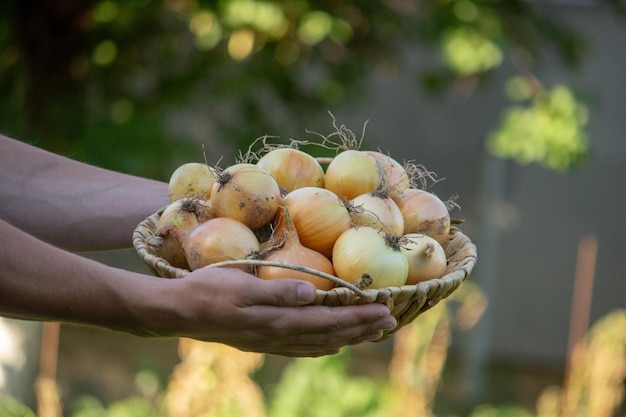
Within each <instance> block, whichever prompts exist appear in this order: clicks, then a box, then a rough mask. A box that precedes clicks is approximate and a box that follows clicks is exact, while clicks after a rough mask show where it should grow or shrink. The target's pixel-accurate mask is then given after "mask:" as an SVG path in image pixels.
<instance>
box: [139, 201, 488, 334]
mask: <svg viewBox="0 0 626 417" xmlns="http://www.w3.org/2000/svg"><path fill="white" fill-rule="evenodd" d="M159 217H160V212H157V213H155V214H153V215H152V216H150V217H148V218H146V219H145V220H144V221H142V222H141V223H139V225H137V228H136V229H135V231H134V233H133V245H134V247H135V249H136V250H137V253H138V254H139V256H140V257H141V258H142V259H143V260H144V262H145V263H146V264H147V265H148V266H149V267H150V269H151V270H152V271H153V273H154V274H155V275H156V276H158V277H162V278H184V277H185V276H186V275H187V274H189V272H190V271H188V270H186V269H181V268H176V267H173V266H172V265H170V264H169V263H168V262H167V261H166V260H165V259H163V258H162V257H161V256H160V254H159V250H158V247H156V246H154V245H152V244H150V242H149V240H150V237H151V236H153V235H154V232H155V230H156V224H157V222H158V220H159ZM443 247H444V249H445V252H446V256H447V258H448V265H447V267H446V272H445V275H444V276H443V277H441V278H438V279H432V280H428V281H424V282H420V283H418V284H417V285H404V286H401V287H391V288H383V289H364V290H359V289H358V288H355V287H354V286H352V285H350V284H348V283H345V285H343V286H338V287H336V288H333V289H332V290H329V291H322V290H318V291H317V298H316V299H315V301H314V302H313V304H315V305H326V306H338V305H351V304H366V303H384V304H387V305H388V306H389V307H390V308H391V311H392V314H393V315H394V317H396V319H397V321H398V326H397V327H396V328H395V329H393V330H390V331H388V332H387V333H385V334H384V336H383V338H382V339H380V340H384V339H386V338H388V337H389V336H391V334H392V333H394V332H396V331H397V330H399V329H400V328H401V327H402V326H404V325H406V324H408V323H410V322H411V321H413V320H414V319H415V318H416V317H417V316H418V315H420V314H421V313H423V312H424V311H426V310H428V309H429V308H431V307H433V306H435V305H436V304H437V303H438V302H439V301H440V300H442V299H444V298H446V297H448V296H449V295H450V294H451V293H452V292H453V291H454V290H456V289H457V288H458V287H459V285H461V283H462V282H463V281H464V280H465V279H466V278H467V277H468V276H469V274H470V273H471V272H472V269H473V268H474V265H475V264H476V246H475V245H474V244H473V243H472V241H471V240H470V239H469V238H468V237H467V236H466V235H464V234H463V233H462V232H461V230H460V228H459V227H458V226H457V225H453V226H451V228H450V234H449V236H448V240H447V242H446V243H445V244H444V245H443ZM338 281H339V282H341V280H338Z"/></svg>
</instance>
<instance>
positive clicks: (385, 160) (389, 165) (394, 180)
mask: <svg viewBox="0 0 626 417" xmlns="http://www.w3.org/2000/svg"><path fill="white" fill-rule="evenodd" d="M363 152H365V153H366V154H368V155H369V156H371V157H373V158H374V159H376V160H377V161H378V163H379V164H380V165H381V166H382V167H383V169H384V170H385V172H386V173H387V177H388V178H389V189H388V190H387V191H388V192H389V193H399V192H401V191H404V190H406V189H407V188H409V187H410V186H411V180H410V179H409V174H408V173H407V172H406V170H405V169H404V167H403V166H402V165H401V164H400V163H399V162H398V161H396V160H395V159H393V158H392V157H391V156H389V155H385V154H384V153H382V152H378V151H363Z"/></svg>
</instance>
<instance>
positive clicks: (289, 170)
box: [257, 148, 324, 192]
mask: <svg viewBox="0 0 626 417" xmlns="http://www.w3.org/2000/svg"><path fill="white" fill-rule="evenodd" d="M257 166H259V167H261V168H263V169H264V170H266V171H267V172H269V173H270V174H271V175H272V176H273V177H274V179H275V180H276V182H277V183H278V185H280V186H281V187H283V188H284V189H285V190H286V191H287V192H290V191H293V190H295V189H296V188H302V187H324V170H323V169H322V166H321V165H320V164H319V162H317V160H316V159H315V158H313V157H312V156H311V155H309V154H308V153H305V152H303V151H301V150H299V149H294V148H278V149H273V150H271V151H269V152H268V153H266V154H265V155H263V157H261V159H259V161H258V162H257Z"/></svg>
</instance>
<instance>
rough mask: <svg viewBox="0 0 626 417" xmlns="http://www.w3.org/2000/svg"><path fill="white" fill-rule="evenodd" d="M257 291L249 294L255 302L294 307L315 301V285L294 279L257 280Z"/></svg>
mask: <svg viewBox="0 0 626 417" xmlns="http://www.w3.org/2000/svg"><path fill="white" fill-rule="evenodd" d="M259 284H262V285H259V286H258V291H256V292H255V293H254V294H249V295H250V296H251V298H252V299H253V300H252V301H253V302H254V303H255V304H264V305H274V306H284V307H294V306H302V305H307V304H311V303H312V302H313V301H315V286H314V285H313V284H311V283H310V282H306V281H301V280H296V279H275V280H269V281H264V280H259Z"/></svg>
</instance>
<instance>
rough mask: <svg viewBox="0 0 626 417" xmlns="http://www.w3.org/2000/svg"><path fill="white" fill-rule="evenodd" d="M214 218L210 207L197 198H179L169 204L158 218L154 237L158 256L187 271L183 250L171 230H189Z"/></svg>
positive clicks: (187, 265) (187, 266)
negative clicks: (156, 238)
mask: <svg viewBox="0 0 626 417" xmlns="http://www.w3.org/2000/svg"><path fill="white" fill-rule="evenodd" d="M213 217H214V214H213V208H212V207H211V205H210V204H209V203H208V202H206V201H204V200H201V199H197V198H181V199H179V200H176V201H174V202H172V203H170V204H169V205H168V206H167V207H166V208H165V209H164V210H163V212H162V213H161V215H160V216H159V220H158V221H157V224H156V227H155V233H154V235H155V236H156V237H158V238H159V240H152V241H153V242H158V243H157V244H156V245H157V246H158V248H159V254H160V255H161V257H163V258H164V259H165V260H166V261H168V262H169V263H170V264H171V265H172V266H175V267H177V268H184V269H189V264H188V263H187V260H186V258H185V254H184V252H183V249H182V247H181V245H180V243H179V242H178V240H177V239H176V238H175V237H174V235H173V234H172V230H174V229H177V230H191V229H194V228H195V227H197V226H198V225H199V224H200V223H203V222H205V221H207V220H209V219H211V218H213Z"/></svg>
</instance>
